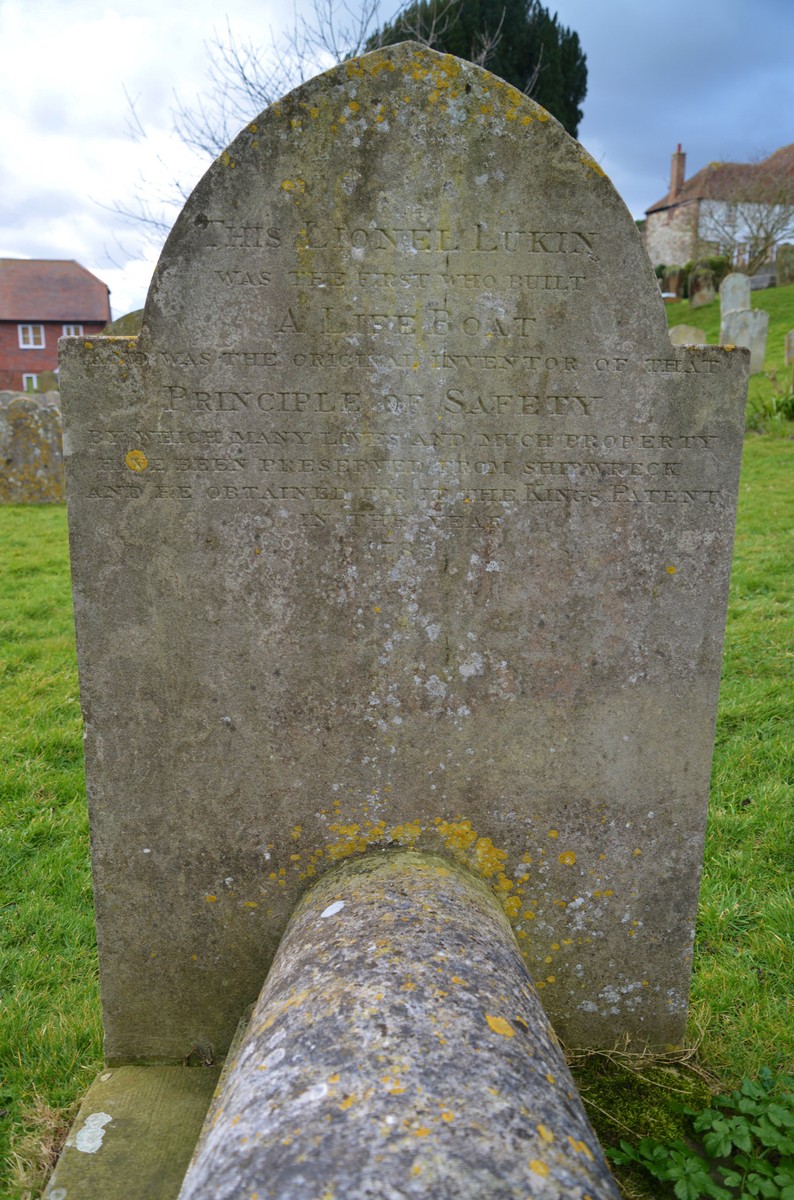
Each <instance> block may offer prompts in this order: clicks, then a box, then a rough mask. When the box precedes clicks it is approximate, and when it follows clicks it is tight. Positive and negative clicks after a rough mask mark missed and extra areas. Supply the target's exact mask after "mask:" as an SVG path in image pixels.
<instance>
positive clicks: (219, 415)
mask: <svg viewBox="0 0 794 1200" xmlns="http://www.w3.org/2000/svg"><path fill="white" fill-rule="evenodd" d="M63 345H65V350H64V351H63V353H62V373H61V379H62V387H63V395H64V402H65V412H66V417H67V445H68V458H67V471H68V487H69V506H70V526H71V537H72V547H73V577H74V589H75V607H76V622H77V633H78V653H79V660H80V671H81V690H82V703H83V709H84V716H85V725H86V767H87V772H88V789H89V802H90V808H91V823H92V845H93V862H94V873H95V892H96V902H97V921H98V935H99V946H100V964H101V975H102V992H103V1003H104V1017H105V1029H106V1053H107V1055H108V1058H109V1059H110V1060H111V1061H123V1060H125V1059H129V1058H136V1059H142V1058H153V1057H161V1058H166V1059H181V1058H184V1057H185V1056H186V1055H189V1054H191V1053H196V1052H197V1051H196V1047H203V1048H204V1051H202V1052H205V1051H206V1053H211V1052H215V1053H218V1052H223V1051H224V1050H225V1049H226V1047H227V1046H228V1044H229V1041H230V1039H231V1036H232V1034H233V1031H234V1029H235V1026H236V1024H237V1022H238V1020H239V1018H240V1015H241V1013H242V1011H243V1010H244V1008H245V1005H246V1004H247V1003H249V1002H251V1001H252V1000H253V999H254V998H255V996H256V995H257V993H258V992H259V989H260V987H261V984H262V980H263V978H264V975H265V971H266V969H267V966H268V963H269V961H270V959H271V958H272V955H273V952H274V949H275V946H276V944H277V941H278V939H279V937H280V935H281V933H282V931H283V929H284V927H285V924H286V921H287V919H288V917H289V914H290V912H291V911H292V909H293V907H294V905H295V901H296V899H297V897H298V896H299V895H300V893H301V891H302V890H303V888H304V887H305V886H306V883H307V881H308V880H309V879H311V878H312V877H313V876H314V875H316V874H317V873H319V872H321V871H323V870H324V869H325V868H326V867H327V866H328V865H330V864H331V863H333V862H335V861H338V860H339V859H341V858H344V857H347V856H349V855H351V854H356V853H359V852H361V851H362V850H365V849H367V848H370V847H378V846H409V847H416V848H419V849H427V850H438V851H441V852H442V853H447V854H451V855H454V856H456V857H459V858H460V859H461V860H462V861H464V862H466V863H468V864H469V865H470V866H472V867H473V868H474V869H475V870H476V871H478V873H479V874H480V875H481V876H482V877H484V878H485V879H487V880H488V882H489V883H490V885H491V886H492V887H493V888H494V890H495V892H496V894H497V895H498V896H499V897H500V898H501V900H502V902H503V905H504V908H505V911H506V913H507V914H508V916H509V917H510V919H511V921H512V923H513V925H514V928H515V930H516V934H517V937H518V939H519V943H520V945H521V947H522V949H523V951H524V953H525V955H526V959H527V963H528V966H529V969H530V973H531V974H532V976H533V978H534V979H535V981H536V983H537V986H538V987H539V988H540V989H541V990H542V996H543V1000H544V1004H546V1006H547V1010H548V1012H549V1015H550V1017H551V1018H552V1020H553V1022H554V1024H555V1027H556V1028H557V1030H558V1032H559V1033H560V1034H561V1036H563V1037H564V1038H565V1039H566V1040H567V1041H568V1042H569V1043H572V1044H585V1045H611V1044H613V1042H614V1041H615V1040H616V1039H618V1038H621V1037H623V1036H624V1035H625V1036H627V1037H628V1038H629V1039H630V1040H631V1042H632V1044H633V1045H636V1046H639V1045H642V1044H644V1043H646V1042H650V1043H652V1044H653V1045H656V1046H660V1045H661V1046H666V1045H669V1044H670V1043H675V1042H676V1041H678V1040H679V1039H680V1037H681V1036H682V1033H683V1029H684V1024H685V1020H686V1010H687V995H688V983H689V972H690V960H691V951H692V938H693V928H694V916H695V908H696V903H697V893H698V881H699V873H700V864H701V857H702V846H703V833H704V824H705V815H706V802H707V795H708V784H709V772H710V762H711V749H712V738H713V729H714V717H715V709H716V699H717V689H718V681H719V672H720V651H721V642H722V634H723V622H724V612H725V604H726V596H727V587H728V577H729V569H730V555H731V542H732V534H733V523H734V509H735V498H736V490H737V486H738V471H739V459H740V453H741V441H742V432H743V416H744V394H745V388H746V374H747V354H746V352H744V351H741V350H737V351H732V352H731V351H728V350H726V349H724V348H720V347H690V348H686V347H684V348H675V347H671V345H670V341H669V338H668V333H667V326H666V322H665V314H664V308H663V303H662V300H661V296H660V293H659V287H658V283H657V281H656V279H655V277H654V275H653V272H652V270H651V267H650V263H649V261H648V258H647V255H646V254H645V251H644V249H643V247H642V243H641V241H640V238H639V235H638V233H637V230H636V228H635V226H634V223H633V221H632V219H631V216H630V214H629V213H628V211H627V210H626V208H625V206H624V205H623V203H622V201H621V200H620V199H619V197H618V196H617V194H616V193H615V191H614V189H613V187H612V185H611V184H610V182H609V181H608V180H607V179H606V178H605V176H604V173H603V171H602V170H601V168H600V167H599V166H598V164H597V163H595V162H594V161H593V160H592V159H591V158H590V157H589V155H588V154H587V153H586V152H585V151H584V150H583V149H582V147H581V146H580V145H579V144H578V143H576V142H575V141H573V140H572V139H571V138H569V137H568V136H567V135H566V134H565V132H564V131H563V130H562V128H561V127H560V126H559V125H558V124H557V123H556V122H555V121H554V120H553V119H551V118H550V117H549V115H548V114H547V113H546V112H545V111H544V110H542V109H540V108H538V107H537V106H536V105H535V104H534V103H533V102H532V101H531V100H529V99H527V97H526V96H524V95H523V94H521V93H519V92H517V91H515V90H514V89H513V88H511V87H509V86H508V85H507V84H505V83H503V82H502V81H500V80H498V79H496V78H495V77H494V76H492V75H490V74H489V73H488V72H485V71H483V70H482V69H480V68H478V67H475V66H473V65H471V64H468V63H464V62H461V61H459V60H457V59H454V58H451V57H449V56H443V55H438V54H435V53H434V52H432V51H429V50H427V49H424V48H421V47H418V46H414V45H411V44H403V45H401V46H397V47H392V48H389V49H387V50H383V51H378V52H376V53H375V54H372V55H368V56H366V57H364V58H361V59H355V60H352V61H350V62H348V63H345V64H343V65H341V66H340V67H338V68H336V69H335V70H334V71H332V72H330V73H328V74H326V75H324V76H322V77H320V78H318V79H315V80H313V81H311V82H310V83H308V84H306V85H305V86H303V87H301V88H299V89H298V90H297V91H296V92H293V93H292V94H291V95H289V96H288V97H286V98H285V99H284V100H283V101H282V102H280V103H279V104H276V105H274V106H273V107H272V108H271V109H269V110H268V111H266V112H265V113H263V114H262V115H261V116H260V117H258V118H257V119H256V120H254V121H252V122H251V124H250V125H249V126H248V127H247V128H246V129H245V130H244V131H243V132H242V133H241V134H240V136H239V137H238V138H237V140H236V141H235V142H234V143H233V144H232V145H231V146H230V147H229V149H228V151H226V152H225V153H224V154H223V155H222V156H221V158H220V159H219V160H218V161H217V162H216V163H215V164H214V165H213V166H212V168H211V169H210V170H209V172H208V173H207V175H206V176H205V177H204V179H203V180H202V182H201V183H200V184H199V185H198V187H197V189H196V191H195V192H194V193H193V195H192V197H191V198H190V200H189V201H188V203H187V205H186V207H185V210H184V212H183V213H182V216H181V217H180V219H179V221H178V222H177V224H176V226H175V228H174V231H173V232H172V234H171V237H170V238H169V241H168V243H167V245H166V248H165V249H164V251H163V255H162V257H161V260H160V263H159V266H158V268H157V271H156V274H155V278H154V281H153V284H152V288H151V290H150V293H149V297H148V300H147V303H146V308H145V313H144V320H143V328H142V331H141V334H140V337H139V339H137V340H136V339H134V338H110V339H104V338H92V339H70V340H67V341H66V342H65V343H64V344H63Z"/></svg>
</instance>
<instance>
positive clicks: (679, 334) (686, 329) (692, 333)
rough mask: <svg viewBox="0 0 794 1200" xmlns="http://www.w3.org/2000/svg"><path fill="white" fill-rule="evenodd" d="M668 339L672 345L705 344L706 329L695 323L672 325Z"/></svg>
mask: <svg viewBox="0 0 794 1200" xmlns="http://www.w3.org/2000/svg"><path fill="white" fill-rule="evenodd" d="M670 341H671V343H672V344H673V345H674V346H705V345H706V331H705V329H698V328H697V326H696V325H674V326H673V328H672V329H671V330H670Z"/></svg>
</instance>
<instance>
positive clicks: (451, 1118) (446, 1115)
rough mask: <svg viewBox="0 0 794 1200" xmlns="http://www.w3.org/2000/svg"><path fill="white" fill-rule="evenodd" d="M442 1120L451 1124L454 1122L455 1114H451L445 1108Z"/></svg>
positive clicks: (442, 1112)
mask: <svg viewBox="0 0 794 1200" xmlns="http://www.w3.org/2000/svg"><path fill="white" fill-rule="evenodd" d="M441 1120H442V1121H446V1122H447V1123H449V1122H450V1121H454V1120H455V1114H454V1113H453V1112H450V1111H449V1109H448V1108H444V1109H442V1111H441Z"/></svg>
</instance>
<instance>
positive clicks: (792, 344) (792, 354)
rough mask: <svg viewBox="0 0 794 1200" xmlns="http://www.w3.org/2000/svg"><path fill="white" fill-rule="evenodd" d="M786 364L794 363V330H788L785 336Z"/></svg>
mask: <svg viewBox="0 0 794 1200" xmlns="http://www.w3.org/2000/svg"><path fill="white" fill-rule="evenodd" d="M786 362H787V363H788V364H789V365H791V364H792V363H794V329H789V331H788V333H787V334H786Z"/></svg>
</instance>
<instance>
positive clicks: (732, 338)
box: [720, 308, 769, 375]
mask: <svg viewBox="0 0 794 1200" xmlns="http://www.w3.org/2000/svg"><path fill="white" fill-rule="evenodd" d="M768 329H769V313H767V312H764V311H763V310H762V309H760V308H748V309H744V310H743V311H741V312H729V313H726V314H725V315H724V316H723V318H722V320H721V321H720V344H721V345H723V346H746V347H747V349H748V350H749V351H750V374H751V375H757V374H759V372H761V371H763V369H764V359H765V358H766V335H767V330H768Z"/></svg>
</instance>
